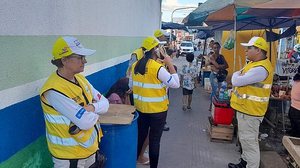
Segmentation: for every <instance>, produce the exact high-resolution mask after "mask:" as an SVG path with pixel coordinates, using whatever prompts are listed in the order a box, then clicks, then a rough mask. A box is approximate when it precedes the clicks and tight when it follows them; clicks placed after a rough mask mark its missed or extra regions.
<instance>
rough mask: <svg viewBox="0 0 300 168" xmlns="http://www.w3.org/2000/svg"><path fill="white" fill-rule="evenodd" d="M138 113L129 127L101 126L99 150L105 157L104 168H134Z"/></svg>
mask: <svg viewBox="0 0 300 168" xmlns="http://www.w3.org/2000/svg"><path fill="white" fill-rule="evenodd" d="M137 118H138V113H137V112H135V114H134V118H133V121H132V122H131V124H130V125H117V124H104V125H101V128H102V131H103V134H104V136H103V137H102V139H101V143H100V150H101V151H103V153H104V155H105V156H106V157H107V161H106V164H105V168H122V167H124V168H135V167H136V158H137V134H138V125H137Z"/></svg>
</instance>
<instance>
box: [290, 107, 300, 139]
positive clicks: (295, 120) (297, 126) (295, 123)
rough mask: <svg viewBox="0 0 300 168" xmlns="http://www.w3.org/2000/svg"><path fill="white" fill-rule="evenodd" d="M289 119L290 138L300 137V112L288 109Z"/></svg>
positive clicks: (291, 108) (292, 108)
mask: <svg viewBox="0 0 300 168" xmlns="http://www.w3.org/2000/svg"><path fill="white" fill-rule="evenodd" d="M289 118H290V121H291V127H292V130H291V136H295V137H300V110H297V109H295V108H294V107H292V106H291V107H290V111H289Z"/></svg>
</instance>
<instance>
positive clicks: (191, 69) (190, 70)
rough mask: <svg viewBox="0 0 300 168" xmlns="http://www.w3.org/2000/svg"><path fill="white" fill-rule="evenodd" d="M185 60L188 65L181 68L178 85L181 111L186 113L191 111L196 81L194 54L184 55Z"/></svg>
mask: <svg viewBox="0 0 300 168" xmlns="http://www.w3.org/2000/svg"><path fill="white" fill-rule="evenodd" d="M186 60H187V62H188V64H185V65H183V66H182V70H181V72H180V81H181V82H180V83H181V86H182V94H183V97H182V104H183V105H182V110H183V111H186V110H187V109H188V110H190V109H191V103H192V96H193V90H194V88H195V83H196V80H197V74H198V73H197V70H198V68H197V66H196V65H195V64H193V60H194V54H193V53H188V54H187V55H186Z"/></svg>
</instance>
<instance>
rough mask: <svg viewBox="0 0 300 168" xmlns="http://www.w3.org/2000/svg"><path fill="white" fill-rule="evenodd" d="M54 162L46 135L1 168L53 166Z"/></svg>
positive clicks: (0, 166)
mask: <svg viewBox="0 0 300 168" xmlns="http://www.w3.org/2000/svg"><path fill="white" fill-rule="evenodd" d="M51 167H53V163H52V160H51V155H50V153H49V151H48V148H47V142H46V138H45V137H44V136H42V137H40V138H38V139H37V140H36V141H34V142H32V143H31V144H30V145H28V146H27V147H26V148H24V149H22V150H21V151H19V152H18V153H16V154H15V155H14V156H12V157H11V158H10V159H8V160H7V161H5V162H3V163H1V164H0V168H51Z"/></svg>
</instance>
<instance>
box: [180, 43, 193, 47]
mask: <svg viewBox="0 0 300 168" xmlns="http://www.w3.org/2000/svg"><path fill="white" fill-rule="evenodd" d="M181 47H193V44H192V43H181Z"/></svg>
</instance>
